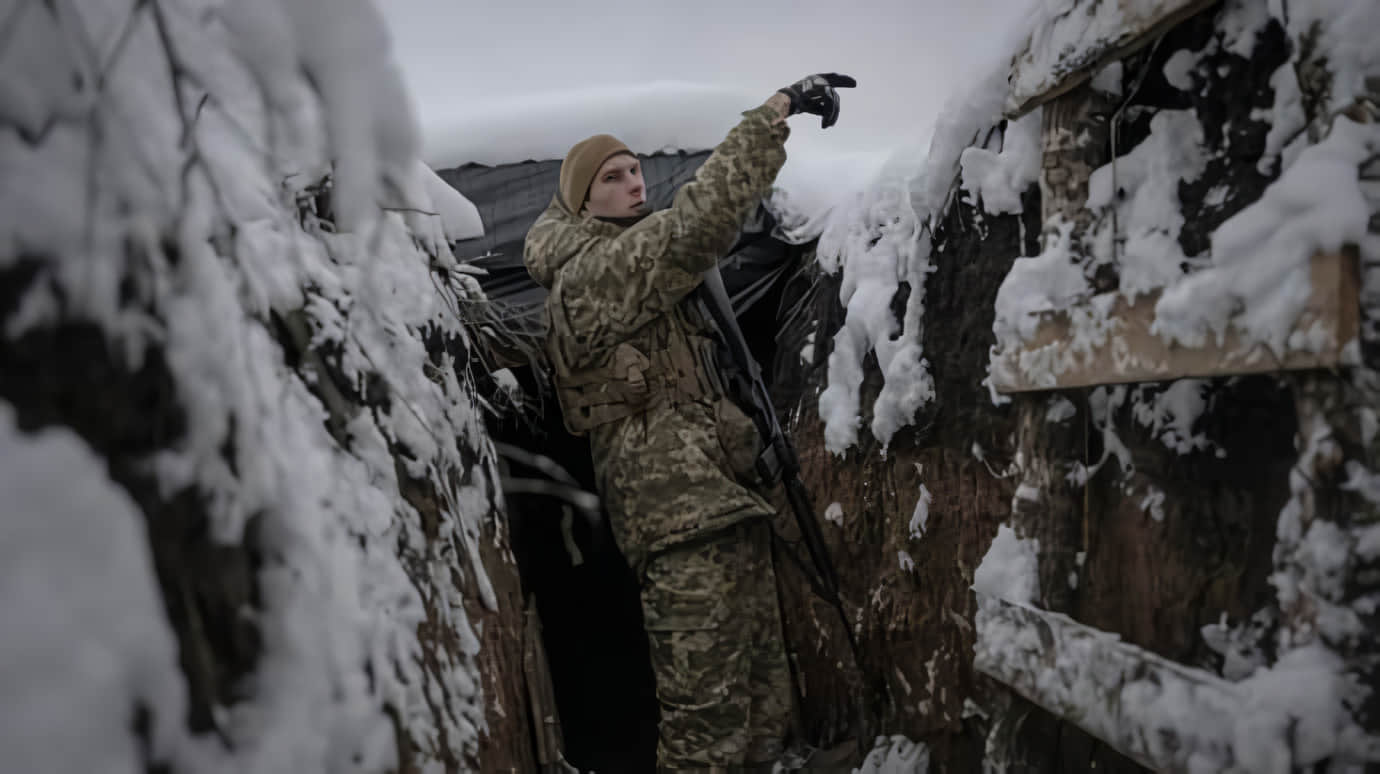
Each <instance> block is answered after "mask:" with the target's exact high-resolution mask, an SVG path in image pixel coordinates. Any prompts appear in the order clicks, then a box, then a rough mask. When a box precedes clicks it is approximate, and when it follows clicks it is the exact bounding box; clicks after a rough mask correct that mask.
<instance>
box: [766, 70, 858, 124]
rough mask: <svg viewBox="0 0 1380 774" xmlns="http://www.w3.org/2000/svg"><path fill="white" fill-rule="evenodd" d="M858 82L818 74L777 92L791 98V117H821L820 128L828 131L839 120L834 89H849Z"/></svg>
mask: <svg viewBox="0 0 1380 774" xmlns="http://www.w3.org/2000/svg"><path fill="white" fill-rule="evenodd" d="M857 85H858V82H857V81H855V80H853V79H852V78H850V77H848V76H847V75H839V74H838V73H820V74H819V75H811V76H808V77H805V78H801V79H800V80H798V81H796V82H795V83H792V84H791V85H790V86H787V87H786V88H784V89H777V91H779V92H781V93H782V94H785V95H786V96H787V97H790V98H791V113H790V114H791V115H795V114H796V113H813V114H814V115H817V116H823V117H824V120H823V121H822V122H821V123H820V127H821V128H823V129H828V128H829V127H831V126H833V125H834V122H836V121H838V120H839V94H838V92H836V91H834V89H836V88H847V89H851V88H853V87H854V86H857Z"/></svg>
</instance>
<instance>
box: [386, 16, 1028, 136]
mask: <svg viewBox="0 0 1380 774" xmlns="http://www.w3.org/2000/svg"><path fill="white" fill-rule="evenodd" d="M1031 1H1032V0H858V1H857V2H854V3H846V2H843V0H831V1H830V2H823V0H797V1H796V2H791V1H790V0H682V2H667V1H666V0H595V2H592V3H579V2H570V0H509V1H508V2H493V3H482V2H476V1H475V0H383V2H380V3H379V7H380V9H381V10H382V11H383V15H384V17H385V18H386V19H387V21H388V24H389V26H390V27H391V28H392V32H393V43H394V49H395V55H396V57H397V59H398V61H399V63H400V64H401V66H402V68H403V74H404V78H405V79H406V81H407V84H408V87H409V88H410V90H411V91H412V95H413V99H414V101H415V104H416V106H417V110H418V113H419V115H420V118H421V122H422V127H423V134H424V136H425V137H426V145H427V148H428V149H432V148H434V147H436V145H437V143H438V142H443V141H444V136H445V134H446V133H447V131H453V127H456V126H457V125H458V124H461V123H465V122H472V121H473V120H474V119H475V116H476V115H483V113H484V111H485V108H486V104H488V103H492V102H494V101H497V100H503V99H506V100H508V101H509V102H511V100H512V99H513V98H514V97H524V96H526V95H533V94H541V93H549V92H553V91H560V90H563V89H565V90H571V89H585V88H589V87H606V86H624V85H636V84H646V83H648V82H652V81H662V80H676V81H691V82H702V83H708V84H717V85H723V86H727V87H730V88H733V89H737V90H744V91H747V92H749V93H760V94H761V97H762V98H763V99H765V98H766V97H767V96H769V95H770V94H771V93H772V92H773V91H775V90H776V89H777V88H779V87H781V86H785V85H787V84H788V83H790V82H791V81H794V80H795V79H797V78H799V77H802V76H804V75H808V74H811V73H816V72H828V71H835V72H841V73H847V74H849V75H852V76H854V77H855V78H857V79H858V88H856V89H851V90H844V91H843V110H842V113H841V116H840V119H839V123H838V125H837V126H835V127H833V128H831V129H830V130H828V131H827V132H824V133H823V134H822V136H820V137H819V138H817V139H818V141H821V142H825V143H827V145H828V146H829V147H831V148H836V149H838V150H849V151H852V150H882V149H886V148H890V147H894V146H897V145H903V144H913V143H919V142H924V141H926V140H927V138H928V136H929V131H930V128H931V126H932V125H933V122H934V116H935V113H936V112H937V111H938V110H939V109H940V107H941V106H942V105H943V102H944V99H945V98H946V97H947V96H948V94H949V92H950V90H951V89H953V88H957V87H962V86H965V85H967V84H968V83H970V82H971V80H972V78H973V76H974V73H973V69H974V67H975V65H976V64H977V63H979V62H982V61H984V60H988V59H990V58H991V57H992V56H996V55H998V51H997V46H998V41H999V40H1000V39H1001V38H1002V34H1003V32H1005V30H1006V29H1007V28H1008V27H1009V26H1010V25H1011V24H1012V22H1013V21H1014V20H1015V19H1018V18H1020V14H1019V13H1017V10H1018V9H1021V8H1024V7H1026V6H1028V5H1029V3H1030V2H1031ZM754 104H755V103H754ZM753 106H754V105H752V104H749V105H743V109H746V108H749V107H753ZM816 120H817V119H816ZM731 123H732V120H731V119H730V121H729V125H731ZM792 123H793V124H794V125H795V126H796V127H797V129H796V133H797V136H798V135H799V133H802V132H811V133H814V134H820V133H819V130H818V125H817V124H815V125H814V128H811V125H810V123H809V122H808V119H792ZM579 139H581V138H580V137H571V138H569V140H568V142H567V143H566V144H567V145H568V144H570V143H574V142H575V141H577V140H579Z"/></svg>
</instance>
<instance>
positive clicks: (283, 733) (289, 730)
mask: <svg viewBox="0 0 1380 774" xmlns="http://www.w3.org/2000/svg"><path fill="white" fill-rule="evenodd" d="M6 32H7V43H6V46H5V47H4V49H3V57H4V68H3V69H0V95H3V96H0V119H3V120H5V121H8V122H9V123H10V124H11V126H13V127H15V131H9V132H5V133H0V170H3V173H2V174H0V213H2V214H0V269H10V268H13V266H14V264H15V262H16V261H17V260H18V259H19V258H20V257H21V256H29V257H30V258H37V260H39V261H40V262H41V265H42V270H43V275H42V276H43V277H44V279H43V280H42V281H38V282H34V283H33V284H32V285H31V286H30V288H29V289H28V290H26V291H25V295H24V297H23V298H22V299H21V300H20V302H19V309H20V312H19V313H18V314H16V315H15V316H13V317H11V318H10V319H9V320H8V321H7V325H6V329H5V331H4V335H5V336H7V337H11V338H13V337H18V336H22V335H25V334H26V333H28V332H30V331H35V330H42V329H44V328H48V327H52V326H55V325H58V324H61V323H63V322H65V321H73V320H75V321H83V322H87V323H91V324H95V325H97V326H99V327H100V329H101V330H102V331H103V332H104V334H105V337H106V340H107V342H108V344H109V346H110V349H111V352H112V356H113V357H114V358H115V360H116V361H117V362H118V363H120V364H122V365H123V366H124V367H126V368H130V369H134V368H137V367H138V366H139V364H140V363H141V362H142V361H143V359H144V358H145V357H146V353H147V352H149V350H150V349H153V348H156V349H158V350H160V351H161V352H162V354H163V356H164V358H165V359H166V362H167V367H168V369H169V372H170V375H171V378H172V382H173V384H174V386H175V396H174V397H175V399H176V401H177V402H178V404H179V405H180V406H181V408H182V409H183V411H184V412H185V415H186V432H185V435H183V436H182V437H181V438H180V439H178V441H177V442H176V443H175V444H174V445H173V446H171V447H169V448H166V449H164V450H162V451H160V452H159V453H157V454H155V455H153V456H152V457H151V458H148V459H144V460H138V461H131V462H137V463H138V464H139V465H140V466H142V468H143V469H145V470H146V471H147V473H148V474H149V475H151V476H153V477H154V479H155V480H156V482H157V484H158V486H159V487H160V489H161V491H163V492H165V493H173V492H178V491H181V490H184V489H190V490H191V491H195V492H198V493H200V495H201V496H202V497H203V498H204V502H205V504H206V509H207V513H208V517H209V519H210V524H209V527H210V530H211V534H212V536H213V537H214V539H215V540H217V541H221V542H224V543H227V544H231V545H235V544H240V543H241V542H243V541H248V540H252V541H255V542H254V544H253V548H254V550H256V551H257V552H260V553H261V554H262V556H263V566H262V567H261V568H260V569H259V570H258V571H257V576H256V581H257V586H258V588H259V589H260V591H261V593H262V602H261V607H260V608H259V609H256V610H254V611H252V612H253V615H254V616H255V623H256V625H257V630H258V633H259V635H260V637H261V638H262V645H263V651H262V654H261V657H260V659H259V661H258V663H257V664H256V666H255V669H254V672H253V674H252V675H251V676H250V679H248V680H247V681H246V682H245V683H244V684H243V685H241V686H237V687H236V690H237V692H238V694H237V695H238V696H240V697H241V698H240V700H238V701H236V702H235V703H234V704H232V705H230V706H225V707H217V708H215V710H216V723H217V731H218V734H212V735H210V736H207V737H192V736H190V733H189V732H188V731H187V730H186V728H185V707H186V696H185V688H184V687H183V685H182V679H181V676H180V671H179V666H178V662H177V658H176V655H175V652H176V645H175V643H174V642H173V641H172V639H171V635H170V629H169V626H168V623H167V621H166V614H165V612H164V611H163V610H162V608H161V606H160V605H159V604H158V602H157V593H158V592H157V589H156V588H155V587H154V586H153V583H152V578H151V575H150V566H149V557H148V553H147V550H146V549H144V548H143V547H142V544H144V543H146V542H147V539H146V537H145V536H144V535H143V531H142V526H141V525H142V523H143V518H142V515H141V514H140V513H139V511H138V509H136V508H134V507H133V505H132V503H131V502H130V501H129V499H128V498H127V497H122V496H121V495H120V490H119V488H118V487H117V486H115V485H114V484H113V483H111V482H110V481H109V480H107V478H106V477H105V476H104V475H103V473H102V467H103V466H102V465H101V464H99V463H98V461H97V458H96V457H95V456H94V455H93V453H92V452H91V451H90V450H89V449H86V448H85V447H84V446H83V444H82V443H81V442H80V441H78V440H77V439H76V438H74V437H73V436H72V434H71V433H70V432H66V431H64V430H61V429H58V428H53V429H47V430H42V431H39V432H37V433H35V434H32V435H24V434H18V433H16V431H15V430H14V429H13V420H12V419H11V418H10V411H9V409H8V408H3V407H0V439H3V440H0V444H3V445H4V446H5V451H4V458H5V461H6V464H5V466H4V470H3V474H4V475H5V476H6V479H7V483H6V484H5V491H6V492H7V493H11V492H19V493H21V494H22V495H23V500H22V502H23V503H24V507H23V508H22V509H21V510H20V511H17V512H16V513H15V514H14V516H15V518H13V519H6V520H5V524H4V526H3V527H0V529H4V530H8V531H7V533H6V534H7V535H8V537H7V539H6V540H5V541H4V548H5V549H6V550H8V551H10V552H12V553H14V556H13V557H10V560H7V561H6V562H5V570H4V572H6V573H8V574H9V577H10V578H11V579H12V580H14V581H15V584H10V583H6V584H3V586H2V587H3V588H4V589H5V591H4V592H3V594H4V596H5V608H4V609H5V611H6V613H7V614H8V615H10V616H11V620H10V621H9V624H7V625H6V626H5V627H4V628H5V635H3V637H0V642H3V643H4V644H3V646H0V647H2V648H3V650H4V652H5V654H6V658H5V667H4V678H3V679H4V685H3V690H0V693H3V694H4V695H5V696H6V697H7V700H8V702H7V707H6V709H5V710H4V711H3V713H0V714H3V715H4V717H5V721H4V722H3V723H0V726H4V727H5V728H6V729H7V732H12V733H13V734H19V735H21V736H23V738H22V739H19V738H15V737H14V736H13V735H10V733H7V736H6V739H5V744H4V748H5V750H6V752H7V754H10V753H14V754H19V753H20V752H22V753H23V754H24V756H26V757H25V758H24V759H23V761H24V762H23V763H19V762H15V765H18V766H20V768H22V769H24V770H29V771H77V770H81V771H96V770H124V769H126V768H128V769H130V770H135V769H137V770H143V769H144V766H143V763H141V760H142V759H141V758H139V757H138V755H139V754H140V753H139V752H138V750H136V748H137V747H138V741H137V739H136V738H135V737H133V736H132V735H131V732H130V728H131V723H132V719H133V718H134V717H135V713H136V711H137V710H138V709H139V708H140V707H142V708H143V709H145V710H147V712H148V714H149V717H150V723H151V725H150V728H151V734H150V739H149V748H148V750H147V755H148V761H149V762H150V763H149V765H155V764H157V763H166V764H169V765H171V766H172V767H173V768H175V769H177V770H186V771H192V770H195V771H333V772H334V771H356V770H357V771H380V770H386V769H390V768H393V767H396V765H397V755H398V749H397V746H396V735H395V730H394V723H393V720H392V719H391V717H390V713H393V714H394V715H395V716H396V717H397V718H399V720H400V721H401V725H402V728H403V729H405V732H406V733H407V734H408V735H409V736H410V738H411V741H410V743H411V744H412V745H413V746H414V750H415V752H416V754H417V757H418V760H419V761H421V762H422V763H425V762H427V761H429V760H436V759H439V758H440V757H442V756H443V755H447V754H450V753H451V752H455V753H456V754H458V755H460V756H464V755H467V754H473V752H474V750H475V746H476V745H477V740H478V735H479V733H480V731H481V729H482V727H483V725H484V722H485V721H484V708H483V698H482V696H481V695H480V685H479V675H478V671H477V667H476V662H475V657H476V651H477V648H478V639H477V638H476V636H475V633H474V631H473V630H472V629H471V626H470V624H469V621H468V620H467V616H466V613H465V609H464V607H463V602H464V600H463V599H462V597H461V591H460V590H459V589H457V588H456V587H455V585H454V583H453V581H452V571H453V569H454V564H455V559H454V558H453V555H450V553H449V552H451V551H452V547H454V548H456V549H458V550H459V551H461V552H463V553H464V554H466V555H467V556H468V558H467V559H466V560H461V563H462V564H469V565H470V567H471V568H472V570H473V572H474V575H475V576H476V577H477V579H478V583H479V586H478V588H476V589H467V590H466V591H465V592H464V593H466V594H476V595H478V596H479V598H480V599H481V600H482V601H483V602H485V603H487V604H489V605H492V604H493V603H494V600H493V599H492V594H491V592H488V591H487V589H486V586H485V584H486V583H487V578H486V577H485V575H484V569H483V567H482V566H481V565H480V564H479V562H478V560H477V558H476V557H475V545H476V540H477V535H478V534H479V530H480V527H481V525H482V524H483V523H484V520H485V519H487V518H490V514H491V513H492V501H493V498H494V497H495V496H496V494H495V492H494V491H493V489H492V486H491V485H490V484H489V483H488V482H490V481H494V480H496V478H497V474H496V472H495V471H494V469H493V463H492V452H491V450H490V448H489V445H488V441H487V438H486V436H485V434H484V432H483V428H482V424H481V416H480V410H479V407H478V406H477V404H476V403H475V400H474V397H473V390H472V388H471V387H469V386H468V385H467V384H466V383H465V382H464V377H463V370H460V371H457V369H456V368H454V367H452V366H453V364H451V363H439V364H436V363H433V362H432V361H431V359H430V358H429V357H428V353H427V352H426V350H425V349H424V347H423V345H422V335H421V332H422V330H423V329H428V330H431V331H433V332H436V333H438V334H440V335H444V336H447V337H451V338H453V339H456V340H458V341H462V342H463V341H465V340H466V338H467V334H466V332H465V327H464V325H463V323H462V321H461V319H460V317H459V310H458V304H460V303H461V302H462V301H463V299H464V296H465V293H466V290H465V284H464V283H463V282H461V283H459V284H458V285H456V284H452V283H449V282H448V281H445V280H442V279H438V278H437V276H436V274H434V273H433V271H432V270H431V268H430V267H431V266H432V265H433V264H434V265H437V266H439V267H446V266H453V265H454V258H453V257H452V256H451V255H450V252H449V249H448V248H447V247H446V242H447V240H449V239H453V238H458V237H459V236H461V235H472V234H473V233H474V229H475V220H474V218H473V217H472V215H473V213H472V212H470V211H469V210H467V208H466V207H465V206H464V203H463V202H461V201H459V200H457V199H456V198H455V197H454V196H452V195H449V194H447V195H445V196H439V195H438V193H439V191H440V189H438V188H437V187H436V186H435V182H434V181H432V180H431V177H430V175H431V173H430V171H429V170H426V168H425V167H424V166H422V165H421V164H420V163H418V147H417V143H418V132H417V128H416V125H415V120H414V118H413V112H412V107H411V105H410V104H409V102H408V97H407V94H406V92H405V91H404V90H403V88H402V85H401V82H400V79H399V77H398V73H397V71H396V68H395V67H394V65H393V63H392V57H391V54H390V51H389V48H388V39H387V35H386V34H385V32H384V31H383V29H382V26H381V21H380V19H379V16H378V13H377V11H376V10H375V8H374V6H373V5H372V4H371V3H369V2H367V0H343V1H335V0H332V1H330V2H327V1H325V0H285V1H284V2H273V1H272V0H245V1H244V2H238V3H228V4H224V5H220V4H215V3H212V4H207V3H203V2H199V1H197V0H181V1H178V0H160V2H158V3H141V2H135V0H128V1H127V2H110V3H84V4H63V5H62V6H61V7H60V12H55V11H54V10H53V8H52V7H50V6H49V5H47V4H43V3H21V4H19V5H16V6H15V7H14V8H13V9H12V11H11V12H9V13H8V14H7V16H6ZM328 174H329V200H330V203H331V212H333V215H334V217H333V218H331V219H329V220H328V219H327V218H326V214H325V213H324V212H316V211H315V210H314V209H313V208H312V207H311V206H310V202H312V201H313V200H315V198H316V196H317V194H318V193H319V192H320V191H321V190H322V187H321V186H322V185H323V183H325V181H326V180H327V176H328ZM296 314H301V315H303V316H304V317H305V319H306V321H307V325H308V326H309V328H310V331H311V334H312V336H314V339H313V341H312V342H311V343H312V344H313V345H314V346H317V347H321V348H324V349H327V350H330V351H333V352H338V353H339V362H338V364H337V366H338V367H339V369H340V371H341V372H342V374H343V377H344V379H345V380H346V382H347V383H353V384H356V385H363V384H364V383H365V381H366V379H367V378H378V379H381V380H382V385H383V390H384V391H385V393H386V395H387V396H388V405H387V406H381V407H376V408H374V409H373V410H371V411H366V412H360V413H357V414H354V415H353V416H352V417H350V418H349V419H348V435H349V438H350V444H349V447H348V448H346V447H345V446H342V445H341V444H340V443H338V442H337V441H336V439H334V438H333V437H332V436H331V435H330V433H329V432H328V430H327V428H326V422H325V420H326V418H327V417H328V416H329V413H328V411H327V408H326V407H325V406H323V404H322V402H321V399H320V398H318V397H317V394H315V393H314V392H313V390H312V388H311V386H310V385H309V383H308V379H309V376H308V375H305V374H303V373H301V372H299V371H298V370H295V369H293V368H290V367H289V366H288V365H287V364H286V363H285V357H284V352H283V348H282V346H281V345H280V343H279V341H278V340H277V338H275V331H274V322H273V321H274V320H275V319H282V318H287V317H290V316H292V315H296ZM437 366H439V367H437ZM314 377H315V379H318V380H320V379H325V378H326V375H325V374H322V373H316V374H314ZM399 448H405V450H406V452H407V454H406V457H405V459H406V460H407V463H408V464H407V469H406V471H405V473H406V474H407V475H409V476H412V477H415V478H418V479H422V480H424V481H430V482H431V483H432V485H434V486H435V487H436V488H437V490H438V491H439V492H441V493H442V494H443V495H444V497H445V499H446V502H445V503H444V504H443V506H442V518H441V520H440V524H438V525H437V527H436V529H437V530H438V531H439V534H438V537H437V539H436V540H435V541H434V542H428V541H426V540H425V539H424V537H423V533H422V529H421V523H420V518H419V516H418V514H417V513H416V511H415V510H414V509H413V508H412V506H411V505H409V504H408V503H407V502H406V501H404V500H403V498H402V496H401V494H400V492H399V471H398V466H397V461H398V459H399V457H398V456H397V455H395V451H396V450H397V449H399ZM48 466H54V467H53V468H52V469H54V470H62V471H63V476H62V477H61V480H59V479H57V478H54V477H53V476H52V475H51V473H45V472H44V470H46V469H48ZM455 481H467V482H470V483H468V484H466V485H464V486H457V485H456V484H455V483H453V482H455ZM38 515H43V516H44V518H43V519H37V520H35V517H36V516H38ZM251 520H253V521H254V522H255V524H256V525H257V526H256V528H255V529H254V530H252V531H251V530H249V529H247V527H248V525H249V524H250V522H251ZM400 554H401V556H400ZM23 557H30V558H29V559H24V558H23ZM38 557H41V558H42V561H41V562H40V563H37V564H36V563H35V561H34V558H38ZM16 584H18V585H16ZM424 593H425V594H427V595H428V597H430V601H431V604H432V607H433V615H434V616H435V619H434V620H436V622H437V623H438V624H439V625H440V626H444V627H448V628H449V629H450V630H452V631H453V632H454V633H455V636H456V638H457V641H458V642H459V643H460V644H459V646H458V647H457V648H456V649H455V650H454V651H453V652H450V653H447V654H440V656H439V658H436V659H432V658H428V659H424V658H423V651H424V648H427V647H435V646H434V645H432V646H428V645H426V644H424V643H422V642H421V641H420V640H419V635H418V624H419V623H421V622H422V621H423V620H425V619H426V618H427V615H428V613H427V610H426V608H424V604H423V594H424ZM16 606H17V607H16ZM45 609H46V610H47V611H48V612H46V613H43V614H39V613H38V612H34V611H40V610H45ZM116 609H118V610H119V611H120V615H119V616H116V617H113V618H112V617H111V615H110V613H111V611H113V610H116ZM25 611H29V612H25ZM78 614H81V615H84V618H83V620H81V621H74V620H70V619H65V618H64V616H67V615H78ZM21 622H22V623H21ZM39 637H42V638H43V639H44V640H45V641H46V642H48V643H49V647H47V648H39V647H37V646H36V645H35V642H36V641H37V640H36V638H39ZM428 661H430V662H431V665H430V666H428V665H427V664H428ZM56 664H62V665H63V668H58V667H55V665H56ZM37 676H44V679H45V680H46V684H45V685H43V686H42V687H41V688H40V687H39V686H38V685H36V684H35V683H34V682H33V681H34V680H35V678H36V677H37ZM441 704H444V706H445V707H446V710H445V711H442V712H437V711H434V708H435V707H437V706H440V705H441ZM121 730H123V733H121ZM442 740H444V745H446V747H447V748H448V749H443V746H442V745H443V741H442ZM83 760H84V761H86V762H87V763H89V765H80V761H83Z"/></svg>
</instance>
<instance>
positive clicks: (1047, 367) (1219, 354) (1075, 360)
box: [992, 253, 1360, 393]
mask: <svg viewBox="0 0 1380 774" xmlns="http://www.w3.org/2000/svg"><path fill="white" fill-rule="evenodd" d="M1311 279H1312V291H1311V293H1310V294H1309V296H1308V301H1307V303H1306V304H1305V305H1304V308H1303V312H1302V313H1301V314H1300V315H1299V317H1298V318H1297V320H1296V321H1295V322H1294V325H1293V329H1292V333H1291V334H1290V335H1289V337H1288V339H1287V342H1288V344H1287V348H1286V349H1285V350H1284V351H1282V352H1276V351H1273V350H1272V349H1271V348H1270V346H1269V345H1268V344H1267V343H1266V342H1263V341H1259V340H1251V339H1247V338H1245V337H1243V336H1242V334H1241V332H1240V331H1239V330H1238V329H1237V328H1236V327H1234V326H1229V327H1228V328H1227V331H1226V333H1225V335H1224V336H1222V337H1220V338H1209V339H1207V340H1206V341H1205V342H1204V343H1203V345H1202V346H1200V347H1189V346H1183V345H1181V344H1178V343H1167V342H1166V341H1165V340H1164V339H1163V338H1162V337H1160V336H1158V335H1156V334H1155V333H1153V332H1152V325H1153V323H1154V320H1155V306H1156V304H1157V303H1158V302H1159V299H1160V296H1161V294H1162V291H1160V290H1155V291H1152V292H1150V293H1146V294H1142V295H1140V296H1137V297H1136V299H1135V300H1134V301H1128V300H1127V298H1126V296H1125V295H1124V294H1122V293H1119V292H1112V293H1105V294H1101V295H1099V296H1096V297H1094V298H1092V299H1091V300H1090V301H1089V302H1087V303H1084V304H1080V305H1078V306H1075V307H1071V308H1067V309H1060V310H1052V311H1049V312H1046V313H1044V314H1042V315H1041V320H1040V322H1039V325H1038V326H1037V328H1036V330H1035V334H1034V336H1033V337H1032V338H1031V339H1029V340H1028V341H1026V342H1025V344H1024V346H1021V347H1019V348H1017V347H1010V348H1007V349H1004V350H1001V351H998V352H997V353H996V354H995V355H994V357H993V360H992V383H993V385H994V386H995V387H996V389H997V391H999V392H1004V393H1010V392H1027V391H1031V390H1047V389H1062V388H1068V387H1086V386H1090V385H1097V384H1119V383H1125V382H1150V381H1165V380H1170V379H1179V378H1183V377H1186V376H1200V377H1206V376H1223V375H1229V374H1246V373H1261V372H1267V371H1286V370H1299V369H1306V368H1331V367H1334V366H1338V365H1348V364H1354V363H1353V361H1354V359H1355V357H1356V353H1357V350H1356V342H1357V336H1358V334H1359V329H1360V321H1359V315H1360V310H1359V302H1358V292H1359V289H1358V288H1359V281H1360V280H1359V273H1358V267H1357V261H1356V257H1355V255H1354V254H1349V253H1323V254H1318V255H1316V256H1314V258H1313V260H1312V263H1311Z"/></svg>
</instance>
